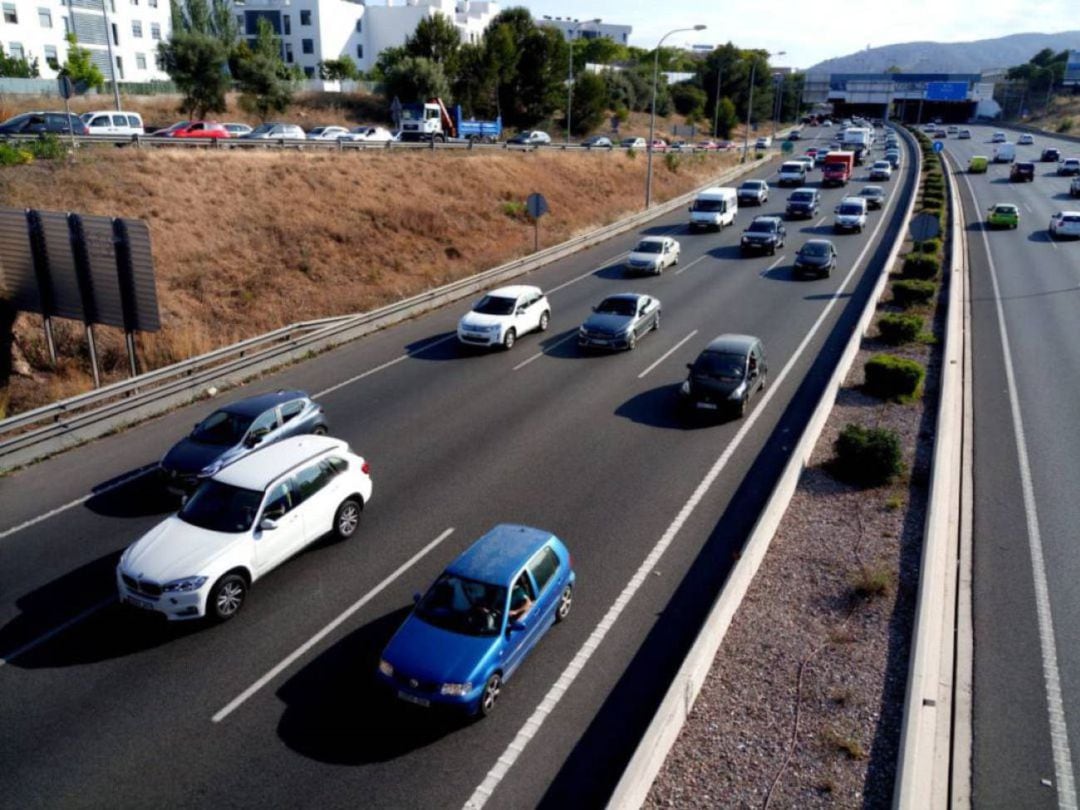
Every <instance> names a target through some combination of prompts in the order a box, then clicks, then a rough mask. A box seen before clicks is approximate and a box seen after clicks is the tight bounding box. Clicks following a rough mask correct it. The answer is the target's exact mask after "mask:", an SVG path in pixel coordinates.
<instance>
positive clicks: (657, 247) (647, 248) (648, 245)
mask: <svg viewBox="0 0 1080 810" xmlns="http://www.w3.org/2000/svg"><path fill="white" fill-rule="evenodd" d="M663 250H664V244H663V243H662V242H648V241H645V242H638V245H637V247H636V248H634V253H661V252H662V251H663Z"/></svg>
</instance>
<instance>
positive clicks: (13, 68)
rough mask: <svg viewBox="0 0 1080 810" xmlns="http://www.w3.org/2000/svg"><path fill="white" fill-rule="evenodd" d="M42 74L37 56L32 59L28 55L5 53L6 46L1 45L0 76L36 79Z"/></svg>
mask: <svg viewBox="0 0 1080 810" xmlns="http://www.w3.org/2000/svg"><path fill="white" fill-rule="evenodd" d="M40 75H41V71H40V70H38V60H37V57H36V56H35V57H34V58H33V59H31V60H28V59H26V57H19V58H16V57H14V56H8V55H7V54H5V53H4V46H3V45H0V76H3V77H10V78H12V79H36V78H37V77H38V76H40Z"/></svg>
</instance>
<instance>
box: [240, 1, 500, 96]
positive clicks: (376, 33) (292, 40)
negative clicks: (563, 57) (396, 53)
mask: <svg viewBox="0 0 1080 810" xmlns="http://www.w3.org/2000/svg"><path fill="white" fill-rule="evenodd" d="M232 3H233V7H234V8H235V10H236V20H237V22H238V23H239V25H240V31H241V34H242V35H243V36H246V37H248V38H251V39H254V37H255V35H256V33H257V32H258V24H259V23H258V21H259V19H260V18H262V19H265V20H267V21H268V22H269V23H270V26H271V27H272V28H273V30H274V33H275V34H277V36H279V37H280V38H281V46H282V56H283V58H284V60H285V62H286V64H289V65H299V66H300V68H301V69H302V70H303V71H304V74H305V75H306V76H308V77H309V78H315V77H317V76H318V66H319V62H322V61H325V60H328V59H338V58H340V57H342V56H348V57H350V58H351V59H352V60H353V62H355V63H356V66H357V67H358V68H360V70H370V69H371V68H372V67H374V65H375V61H376V59H377V58H378V55H379V54H380V53H381V52H382V51H383V50H385V49H386V48H390V47H396V46H400V45H404V44H405V40H406V39H407V38H408V37H409V36H411V35H412V34H413V32H414V31H416V26H417V25H418V24H419V23H420V21H421V20H423V19H425V18H427V17H433V16H434V15H436V14H443V15H445V16H446V17H448V18H449V19H450V20H451V21H452V22H453V23H454V25H455V26H457V28H458V30H459V31H461V38H462V41H463V42H478V41H479V40H480V37H481V35H482V34H483V32H484V29H485V28H486V27H487V25H488V23H489V22H491V20H492V19H493V18H494V17H495V15H496V14H498V13H499V4H498V3H497V2H496V0H403V1H402V0H398V1H397V2H395V0H387V2H386V4H385V5H377V6H376V5H366V4H364V3H360V2H352V0H232Z"/></svg>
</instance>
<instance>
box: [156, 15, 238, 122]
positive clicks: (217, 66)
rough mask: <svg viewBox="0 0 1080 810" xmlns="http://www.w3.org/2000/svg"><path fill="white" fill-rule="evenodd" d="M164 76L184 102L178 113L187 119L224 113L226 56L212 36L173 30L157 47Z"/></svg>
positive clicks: (227, 79) (226, 74) (227, 80)
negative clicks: (181, 95) (166, 40)
mask: <svg viewBox="0 0 1080 810" xmlns="http://www.w3.org/2000/svg"><path fill="white" fill-rule="evenodd" d="M158 54H159V55H160V57H161V61H162V64H163V65H164V68H165V72H166V73H168V74H169V78H170V79H172V80H173V82H174V83H175V84H176V87H177V89H178V90H179V91H180V92H181V93H182V94H183V96H184V98H183V100H182V101H181V103H180V110H181V112H183V113H184V114H185V115H187V116H188V117H189V118H204V117H205V116H206V114H207V113H209V112H224V110H225V93H226V92H227V91H228V90H229V86H230V84H231V82H230V80H229V75H228V72H227V70H226V68H227V64H228V57H229V54H228V52H227V51H226V48H225V46H224V45H223V44H222V42H221V40H220V39H218V38H217V37H215V36H213V35H212V34H203V33H198V32H194V31H183V30H180V31H177V30H174V31H173V34H172V37H171V38H170V39H169V41H168V42H162V43H161V44H160V45H158Z"/></svg>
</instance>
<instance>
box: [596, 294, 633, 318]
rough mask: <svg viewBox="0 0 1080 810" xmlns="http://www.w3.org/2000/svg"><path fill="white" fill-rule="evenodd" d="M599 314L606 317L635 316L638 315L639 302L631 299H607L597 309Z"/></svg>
mask: <svg viewBox="0 0 1080 810" xmlns="http://www.w3.org/2000/svg"><path fill="white" fill-rule="evenodd" d="M596 311H597V312H602V313H604V314H605V315H631V316H632V315H635V314H637V301H634V300H632V299H630V298H605V299H604V300H603V301H601V302H600V306H598V307H597V308H596Z"/></svg>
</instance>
